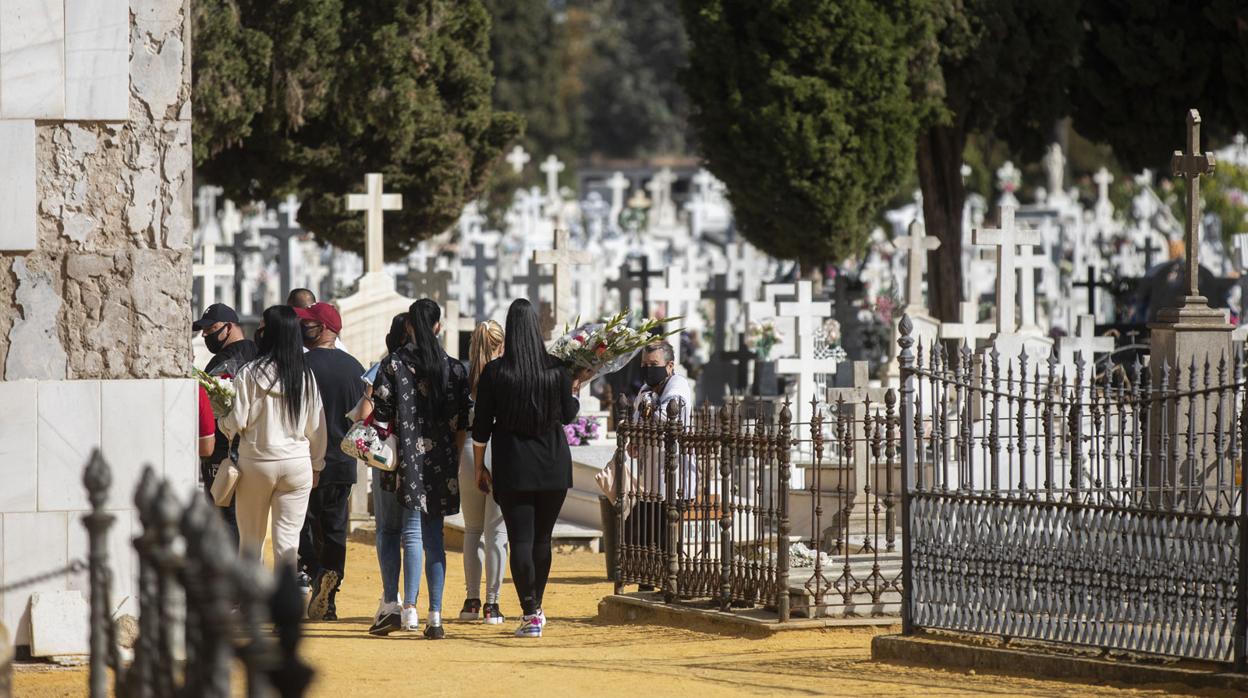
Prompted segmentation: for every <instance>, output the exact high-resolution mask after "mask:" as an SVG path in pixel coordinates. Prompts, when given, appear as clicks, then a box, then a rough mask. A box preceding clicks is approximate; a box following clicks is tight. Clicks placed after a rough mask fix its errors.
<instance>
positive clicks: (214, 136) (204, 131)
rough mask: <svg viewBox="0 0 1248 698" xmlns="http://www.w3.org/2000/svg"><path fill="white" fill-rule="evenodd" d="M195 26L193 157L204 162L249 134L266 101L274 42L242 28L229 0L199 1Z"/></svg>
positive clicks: (265, 36)
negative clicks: (269, 66) (253, 121)
mask: <svg viewBox="0 0 1248 698" xmlns="http://www.w3.org/2000/svg"><path fill="white" fill-rule="evenodd" d="M192 7H193V10H192V11H193V13H194V14H193V20H192V21H193V22H194V25H195V51H194V69H195V76H194V77H195V84H194V90H195V99H194V100H193V103H194V124H195V125H194V129H195V133H194V139H193V140H194V152H195V161H196V162H203V161H204V160H207V159H208V158H210V157H212V156H214V155H216V154H217V153H219V152H221V151H222V150H225V149H226V148H229V147H231V146H234V145H237V144H238V143H240V142H241V141H242V140H243V139H244V138H246V137H247V136H249V135H250V134H251V121H252V119H253V118H255V116H256V114H258V113H259V112H260V111H261V110H262V109H263V108H264V104H265V96H266V91H265V89H264V83H265V79H266V76H267V72H268V65H269V61H270V57H271V55H272V50H273V42H272V40H270V39H269V37H268V36H267V35H266V34H264V33H263V32H259V31H256V30H254V29H248V28H246V27H244V26H243V25H242V23H241V21H240V17H239V10H238V6H237V4H236V3H235V2H234V1H233V0H197V1H196V2H195V4H194V5H193V6H192Z"/></svg>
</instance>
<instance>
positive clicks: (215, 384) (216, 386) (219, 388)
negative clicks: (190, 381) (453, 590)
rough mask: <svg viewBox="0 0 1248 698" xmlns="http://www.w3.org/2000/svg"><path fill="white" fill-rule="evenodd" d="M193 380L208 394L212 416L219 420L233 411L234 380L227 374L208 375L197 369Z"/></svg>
mask: <svg viewBox="0 0 1248 698" xmlns="http://www.w3.org/2000/svg"><path fill="white" fill-rule="evenodd" d="M195 378H196V379H198V380H199V384H200V385H201V386H203V388H204V390H205V391H206V392H207V393H208V402H210V403H212V416H213V417H216V418H217V419H221V418H222V417H224V416H225V415H227V414H229V413H230V411H231V410H233V409H234V396H235V393H234V380H233V376H230V375H229V374H220V375H215V376H212V375H208V374H207V373H204V372H203V371H201V370H199V369H198V368H197V369H195Z"/></svg>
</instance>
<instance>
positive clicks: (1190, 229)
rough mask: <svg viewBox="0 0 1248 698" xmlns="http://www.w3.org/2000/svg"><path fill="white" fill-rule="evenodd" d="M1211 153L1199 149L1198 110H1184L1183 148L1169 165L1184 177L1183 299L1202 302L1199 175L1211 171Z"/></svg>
mask: <svg viewBox="0 0 1248 698" xmlns="http://www.w3.org/2000/svg"><path fill="white" fill-rule="evenodd" d="M1213 167H1214V160H1213V153H1204V154H1201V152H1200V112H1198V111H1196V110H1195V109H1190V110H1188V112H1187V152H1186V153H1184V152H1182V151H1179V150H1176V151H1174V157H1172V158H1171V159H1170V169H1171V171H1172V172H1173V174H1174V175H1175V176H1176V177H1182V178H1183V179H1186V180H1187V231H1186V232H1187V235H1186V237H1185V238H1184V239H1185V240H1186V242H1187V295H1188V300H1186V301H1184V303H1185V304H1186V303H1190V302H1196V303H1198V304H1200V305H1204V304H1205V300H1204V298H1202V297H1201V295H1200V254H1199V252H1200V248H1199V246H1200V178H1201V176H1202V175H1207V174H1212V173H1213Z"/></svg>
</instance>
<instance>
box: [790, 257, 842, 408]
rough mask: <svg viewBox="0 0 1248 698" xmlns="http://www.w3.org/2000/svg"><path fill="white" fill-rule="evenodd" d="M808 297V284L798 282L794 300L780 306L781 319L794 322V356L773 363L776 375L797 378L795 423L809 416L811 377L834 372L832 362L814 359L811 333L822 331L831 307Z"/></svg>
mask: <svg viewBox="0 0 1248 698" xmlns="http://www.w3.org/2000/svg"><path fill="white" fill-rule="evenodd" d="M811 296H812V294H811V285H810V282H809V281H799V282H798V284H797V300H796V301H786V302H784V303H781V304H780V316H781V317H787V318H795V319H796V320H797V357H796V358H787V359H780V360H779V361H777V362H776V372H777V373H781V374H784V375H796V376H797V377H798V379H797V400H798V414H799V415H800V416H799V421H805V420H806V419H807V418H808V417H809V415H810V409H811V407H810V400H811V398H813V397H815V391H816V384H815V376H817V375H821V374H828V373H836V360H835V359H816V358H815V334H816V333H817V332H819V331H820V330H822V328H823V321H824V319H825V318H827V317H828V316H829V315H831V314H832V304H831V303H829V302H827V301H820V302H818V303H815V302H812V300H811Z"/></svg>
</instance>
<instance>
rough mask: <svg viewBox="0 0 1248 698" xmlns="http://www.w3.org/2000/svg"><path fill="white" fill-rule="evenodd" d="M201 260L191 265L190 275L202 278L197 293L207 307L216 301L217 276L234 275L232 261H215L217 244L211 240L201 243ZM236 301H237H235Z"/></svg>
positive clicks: (226, 276) (228, 276)
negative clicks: (200, 288)
mask: <svg viewBox="0 0 1248 698" xmlns="http://www.w3.org/2000/svg"><path fill="white" fill-rule="evenodd" d="M200 249H201V250H203V252H202V256H201V257H200V259H201V261H200V263H199V264H192V265H191V276H196V277H199V278H200V279H202V280H203V284H204V288H203V291H201V292H200V294H199V300H200V302H201V304H202V305H203V306H204V307H205V308H207V307H208V306H210V305H212V304H213V303H216V302H217V277H218V276H220V277H224V278H231V277H233V276H234V264H233V263H232V262H220V263H218V262H217V246H216V245H214V244H212V243H211V242H210V243H208V244H206V245H203V246H202V247H201V248H200ZM236 302H237V301H236Z"/></svg>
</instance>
